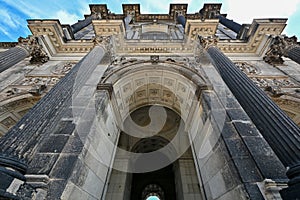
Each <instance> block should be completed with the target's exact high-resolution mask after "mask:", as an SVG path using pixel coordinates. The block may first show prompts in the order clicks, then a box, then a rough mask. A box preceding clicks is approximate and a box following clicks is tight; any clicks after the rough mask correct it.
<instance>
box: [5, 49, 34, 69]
mask: <svg viewBox="0 0 300 200" xmlns="http://www.w3.org/2000/svg"><path fill="white" fill-rule="evenodd" d="M29 55H30V53H29V51H28V50H27V49H25V48H23V47H20V46H16V47H13V48H11V49H9V50H7V51H4V52H1V53H0V73H1V72H3V71H5V70H7V69H8V68H10V67H12V66H14V65H15V64H17V63H18V62H20V61H22V60H24V59H25V58H26V57H28V56H29Z"/></svg>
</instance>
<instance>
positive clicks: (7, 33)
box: [0, 26, 16, 41]
mask: <svg viewBox="0 0 300 200" xmlns="http://www.w3.org/2000/svg"><path fill="white" fill-rule="evenodd" d="M0 32H2V33H3V34H4V35H6V36H7V37H8V38H9V39H10V40H12V41H14V40H16V38H15V37H14V36H12V35H11V34H10V33H9V32H8V30H6V29H5V28H2V27H1V26H0Z"/></svg>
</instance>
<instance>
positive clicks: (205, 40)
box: [198, 35, 218, 49]
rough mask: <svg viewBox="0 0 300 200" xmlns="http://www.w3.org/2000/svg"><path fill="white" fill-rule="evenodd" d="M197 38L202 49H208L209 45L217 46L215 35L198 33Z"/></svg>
mask: <svg viewBox="0 0 300 200" xmlns="http://www.w3.org/2000/svg"><path fill="white" fill-rule="evenodd" d="M198 38H199V41H200V45H201V46H202V47H203V48H204V49H208V48H209V47H212V46H217V44H218V38H217V37H216V36H208V37H202V36H200V35H198Z"/></svg>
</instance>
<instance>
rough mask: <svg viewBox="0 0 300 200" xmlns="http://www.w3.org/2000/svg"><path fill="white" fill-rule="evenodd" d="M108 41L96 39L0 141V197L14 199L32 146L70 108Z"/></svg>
mask: <svg viewBox="0 0 300 200" xmlns="http://www.w3.org/2000/svg"><path fill="white" fill-rule="evenodd" d="M109 41H110V38H109V37H107V38H103V37H102V38H101V39H99V40H96V41H95V44H96V45H97V46H95V47H94V49H93V50H92V51H91V52H90V53H89V54H87V55H86V56H85V57H84V58H83V59H82V60H81V61H80V62H79V63H77V64H76V65H75V66H74V67H73V68H72V69H71V70H70V72H69V73H68V74H67V75H66V76H65V77H64V78H62V79H61V80H60V81H59V82H58V83H57V84H56V85H55V86H54V87H53V88H52V89H51V90H50V91H49V92H48V93H47V94H46V95H45V96H44V97H43V98H42V99H41V100H40V101H39V102H38V103H37V104H36V105H35V106H34V107H33V108H32V109H31V110H30V111H29V112H28V113H27V114H26V115H25V116H24V117H23V118H22V119H21V120H20V121H19V122H18V123H17V124H16V125H15V126H14V127H13V128H12V129H11V130H10V131H9V132H8V133H7V134H6V135H5V136H4V137H2V138H0V146H1V149H0V180H1V181H0V197H6V198H12V199H16V196H15V193H16V191H17V190H18V189H19V187H20V185H21V184H23V182H24V181H25V177H24V174H25V173H26V170H27V163H28V162H29V161H30V160H31V158H32V157H33V155H34V151H35V146H36V145H37V144H39V143H40V142H41V141H42V139H43V138H45V137H47V133H48V134H49V132H51V130H50V131H49V130H48V129H49V127H53V126H52V125H53V124H55V123H57V121H59V119H60V118H61V116H62V115H63V112H64V108H65V107H66V106H70V104H71V101H72V95H73V94H77V93H78V92H79V91H80V89H81V87H82V85H83V84H84V83H85V82H86V81H87V79H88V78H89V77H90V75H91V73H92V72H93V71H94V69H95V68H96V67H97V65H98V64H99V63H100V61H101V60H102V58H103V57H104V55H105V54H106V49H107V46H105V45H104V44H105V43H106V44H108V42H109ZM80 68H81V69H80ZM82 68H83V69H82ZM79 69H80V77H78V76H77V75H78V71H79ZM51 124H52V125H51Z"/></svg>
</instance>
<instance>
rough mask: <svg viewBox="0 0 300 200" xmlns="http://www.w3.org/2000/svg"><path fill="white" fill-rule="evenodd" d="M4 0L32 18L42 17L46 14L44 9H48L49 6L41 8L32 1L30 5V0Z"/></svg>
mask: <svg viewBox="0 0 300 200" xmlns="http://www.w3.org/2000/svg"><path fill="white" fill-rule="evenodd" d="M3 1H4V2H5V3H6V4H8V5H10V6H12V7H14V8H16V9H17V10H18V11H20V12H22V13H24V14H25V15H27V16H29V17H30V18H41V17H42V16H44V14H45V12H44V10H43V9H47V7H45V8H41V7H39V6H37V5H35V4H34V3H32V4H31V3H30V5H28V2H24V1H22V0H18V1H11V0H3Z"/></svg>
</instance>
